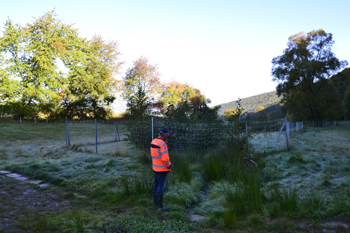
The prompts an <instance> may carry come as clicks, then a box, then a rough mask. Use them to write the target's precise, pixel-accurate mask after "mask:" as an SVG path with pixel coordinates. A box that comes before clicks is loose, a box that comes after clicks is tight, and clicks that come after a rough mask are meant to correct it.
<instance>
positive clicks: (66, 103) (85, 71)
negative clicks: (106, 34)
mask: <svg viewBox="0 0 350 233" xmlns="http://www.w3.org/2000/svg"><path fill="white" fill-rule="evenodd" d="M119 55H120V53H119V51H118V44H117V43H116V42H114V41H110V42H105V41H104V40H103V39H102V38H101V37H100V36H95V37H93V38H92V40H87V39H85V38H82V37H80V36H79V34H78V30H77V29H75V28H73V26H72V25H67V24H64V23H62V22H61V21H60V20H59V19H57V15H56V13H55V12H54V11H52V12H47V13H46V14H44V15H43V16H41V17H39V18H36V19H35V20H34V22H33V23H31V24H30V23H28V24H27V25H26V26H25V27H22V26H20V25H18V24H15V23H13V22H12V21H11V20H8V21H7V22H6V23H5V28H4V31H3V35H2V36H1V37H0V58H1V59H0V62H1V63H0V68H1V71H0V72H1V73H0V83H1V89H0V99H1V101H2V102H3V103H4V104H3V105H2V108H4V109H5V110H7V111H12V112H15V113H17V114H18V115H22V116H35V115H37V114H38V113H39V112H44V113H47V114H49V115H50V116H51V117H54V116H61V117H74V116H77V115H78V116H85V117H88V116H91V117H99V115H100V114H102V115H105V114H106V112H107V110H106V107H108V106H109V104H111V103H112V102H113V100H114V93H113V92H114V91H115V90H116V88H117V82H116V80H115V79H114V78H113V75H114V74H116V73H117V72H118V69H119V68H120V66H121V64H122V62H120V61H119ZM60 64H61V65H60Z"/></svg>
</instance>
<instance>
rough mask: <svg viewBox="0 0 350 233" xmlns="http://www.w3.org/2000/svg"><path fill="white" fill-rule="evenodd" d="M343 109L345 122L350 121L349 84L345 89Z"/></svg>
mask: <svg viewBox="0 0 350 233" xmlns="http://www.w3.org/2000/svg"><path fill="white" fill-rule="evenodd" d="M343 107H344V117H345V119H346V120H350V84H348V87H347V88H346V92H345V95H344V99H343Z"/></svg>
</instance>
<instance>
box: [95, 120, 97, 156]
mask: <svg viewBox="0 0 350 233" xmlns="http://www.w3.org/2000/svg"><path fill="white" fill-rule="evenodd" d="M95 134H96V154H97V119H95Z"/></svg>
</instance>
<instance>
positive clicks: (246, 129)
mask: <svg viewBox="0 0 350 233" xmlns="http://www.w3.org/2000/svg"><path fill="white" fill-rule="evenodd" d="M245 134H246V136H247V150H248V151H249V141H248V122H247V121H245Z"/></svg>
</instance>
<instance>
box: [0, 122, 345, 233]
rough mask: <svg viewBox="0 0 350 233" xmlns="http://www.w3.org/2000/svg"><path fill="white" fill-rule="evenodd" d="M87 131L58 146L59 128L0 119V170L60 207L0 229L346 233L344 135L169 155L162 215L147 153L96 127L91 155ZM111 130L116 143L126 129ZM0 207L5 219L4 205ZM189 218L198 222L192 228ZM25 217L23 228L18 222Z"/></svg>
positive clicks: (269, 139)
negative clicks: (35, 182)
mask: <svg viewBox="0 0 350 233" xmlns="http://www.w3.org/2000/svg"><path fill="white" fill-rule="evenodd" d="M94 127H95V126H94V125H93V124H75V125H73V124H72V125H70V127H69V128H70V138H71V146H70V147H66V139H65V124H64V123H56V124H43V123H41V124H33V123H22V124H19V123H6V122H0V129H1V133H0V170H6V171H11V172H15V173H19V174H23V175H25V176H27V177H30V178H31V179H40V180H43V181H45V182H48V183H49V184H50V186H49V187H48V188H45V189H44V190H42V189H38V188H36V187H35V186H33V187H32V188H31V190H32V189H33V190H35V191H36V193H38V192H41V191H42V192H47V193H49V194H50V195H51V196H50V195H49V194H48V197H49V198H51V197H54V198H56V199H55V200H60V203H65V204H64V205H62V208H58V209H57V210H52V209H50V208H42V209H41V208H38V209H37V212H36V214H35V216H37V217H33V215H32V214H31V212H28V211H22V212H21V217H20V218H16V217H14V216H13V217H11V219H12V220H11V221H12V222H11V223H10V224H9V225H8V226H7V228H4V227H3V226H1V225H0V232H6V231H7V230H9V229H11V228H10V227H11V226H12V229H13V230H14V232H18V231H19V232H21V231H22V232H27V231H33V232H220V231H221V232H231V231H232V232H312V231H313V232H318V231H319V232H321V231H322V230H323V229H327V230H336V231H337V232H338V231H340V232H341V231H343V232H346V231H347V230H346V227H345V225H341V224H348V223H350V221H349V213H350V202H349V200H350V199H349V197H350V176H349V171H350V143H349V142H350V128H326V129H312V130H311V129H310V130H306V131H305V132H302V133H294V134H292V135H291V148H290V150H289V151H287V150H286V147H285V138H284V137H283V136H282V137H281V138H280V140H279V142H278V144H277V147H276V149H275V151H272V147H273V145H274V143H275V140H276V138H277V134H278V133H265V134H264V133H261V134H258V135H254V138H253V140H252V145H253V148H254V149H253V150H252V151H250V152H249V154H243V153H242V152H241V151H238V150H236V149H235V148H226V147H225V148H216V149H215V150H211V151H206V152H196V151H188V152H182V153H175V152H174V151H172V150H171V148H169V149H170V156H171V160H172V162H173V164H174V166H173V169H172V172H171V173H170V174H169V176H168V182H167V189H166V193H165V196H164V199H165V201H166V202H168V206H169V207H170V211H169V212H160V211H156V210H155V209H154V207H153V199H152V182H153V172H152V170H151V165H150V164H151V158H150V155H149V151H142V150H139V149H137V148H135V147H134V145H132V144H130V143H129V142H128V141H125V140H123V141H119V142H113V137H114V130H115V128H114V126H113V125H99V130H98V133H99V141H100V142H104V143H102V144H99V145H98V154H96V153H95V145H94V144H93V142H94V136H95V131H94V130H95V128H94ZM118 129H119V133H120V137H121V138H124V137H125V134H126V133H127V131H126V128H125V127H123V126H122V125H120V126H119V128H118ZM251 161H253V162H251ZM0 179H1V180H2V181H3V184H5V183H6V184H8V182H9V179H8V178H6V177H5V176H4V175H0ZM5 181H6V182H5ZM19 185H25V184H20V183H19V184H18V185H16V187H17V186H19ZM4 187H6V186H5V185H3V186H1V188H2V189H4ZM3 192H4V191H3ZM7 192H9V191H7ZM21 195H23V192H22V189H19V191H15V189H13V190H12V191H11V193H10V194H9V195H4V196H3V199H6V198H7V199H9V198H10V197H11V196H21ZM2 202H3V203H2V206H3V207H0V220H5V219H6V218H7V217H6V214H7V213H9V211H10V209H9V208H10V206H9V205H6V207H5V204H4V203H5V202H6V200H3V201H2ZM21 204H22V205H24V203H23V202H22V203H21ZM13 206H14V208H15V207H16V210H17V211H18V209H19V207H18V206H17V205H13ZM23 208H24V207H23ZM24 209H25V208H24ZM192 212H193V214H198V215H202V216H204V217H205V219H204V220H201V221H198V222H190V214H192ZM26 215H28V218H27V219H28V221H25V222H24V221H21V220H22V219H23V218H25V217H26ZM29 215H30V217H29ZM8 219H10V218H8ZM327 222H328V223H329V222H330V223H332V224H333V225H332V224H330V225H329V224H328V225H327V224H326V225H324V224H325V223H327ZM11 224H12V225H11ZM9 226H10V227H9ZM1 227H3V228H1ZM29 229H30V230H29Z"/></svg>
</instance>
